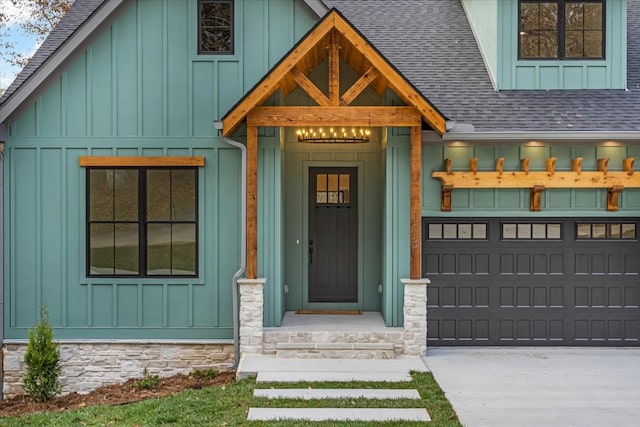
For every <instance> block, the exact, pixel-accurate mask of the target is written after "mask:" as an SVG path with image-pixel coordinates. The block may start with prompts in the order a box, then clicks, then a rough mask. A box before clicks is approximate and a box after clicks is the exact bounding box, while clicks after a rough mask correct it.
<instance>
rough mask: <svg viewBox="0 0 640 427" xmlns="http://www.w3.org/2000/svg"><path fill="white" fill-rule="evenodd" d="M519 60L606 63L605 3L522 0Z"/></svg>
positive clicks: (598, 0) (566, 0)
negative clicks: (576, 60) (582, 60)
mask: <svg viewBox="0 0 640 427" xmlns="http://www.w3.org/2000/svg"><path fill="white" fill-rule="evenodd" d="M518 10H519V16H518V19H519V28H518V34H519V37H518V40H519V42H518V58H519V59H604V41H605V40H604V34H605V29H604V22H605V21H604V19H605V0H587V1H575V0H555V1H539V0H519V9H518Z"/></svg>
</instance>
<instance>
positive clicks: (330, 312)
mask: <svg viewBox="0 0 640 427" xmlns="http://www.w3.org/2000/svg"><path fill="white" fill-rule="evenodd" d="M296 314H326V315H336V316H340V315H345V316H357V315H361V314H362V310H296Z"/></svg>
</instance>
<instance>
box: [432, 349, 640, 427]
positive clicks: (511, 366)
mask: <svg viewBox="0 0 640 427" xmlns="http://www.w3.org/2000/svg"><path fill="white" fill-rule="evenodd" d="M425 361H426V364H427V366H428V367H429V369H430V370H431V372H432V373H433V375H434V377H435V379H436V381H437V382H438V384H440V387H442V389H443V390H444V392H445V394H446V396H447V398H448V399H449V401H450V402H451V404H452V405H453V408H454V409H455V411H456V412H457V414H458V417H459V419H460V422H461V423H462V424H463V425H465V426H466V427H478V426H491V427H501V426H504V427H507V426H508V427H512V426H519V427H526V426H562V427H565V426H580V427H588V426H598V427H601V426H638V425H640V348H633V349H632V348H617V349H605V348H462V347H454V348H445V347H440V348H430V349H429V350H428V352H427V357H426V358H425Z"/></svg>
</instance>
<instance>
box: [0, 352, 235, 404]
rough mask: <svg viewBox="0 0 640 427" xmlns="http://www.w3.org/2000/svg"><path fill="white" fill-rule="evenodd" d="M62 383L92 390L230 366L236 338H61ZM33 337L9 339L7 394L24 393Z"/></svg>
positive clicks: (72, 389)
mask: <svg viewBox="0 0 640 427" xmlns="http://www.w3.org/2000/svg"><path fill="white" fill-rule="evenodd" d="M59 344H60V365H61V368H62V373H61V376H60V383H61V385H62V394H68V393H71V392H77V393H81V394H84V393H89V392H90V391H92V390H95V389H96V388H98V387H100V386H103V385H108V384H116V383H123V382H125V381H127V380H129V379H131V378H141V377H142V376H143V370H144V369H145V368H146V369H147V372H148V373H149V374H150V375H159V376H160V377H169V376H172V375H176V374H188V373H189V372H191V371H193V370H195V369H200V370H205V369H210V368H212V369H217V370H219V371H223V370H226V369H227V366H229V365H230V364H231V363H232V361H233V343H232V342H231V341H227V340H224V341H223V340H221V341H216V342H210V341H205V342H198V341H194V342H191V341H187V342H143V341H140V342H136V341H133V342H127V341H117V340H114V341H106V342H101V341H77V342H76V341H61V342H59ZM26 350H27V343H26V341H25V342H24V343H22V342H19V343H5V344H4V345H3V347H2V353H3V359H4V364H3V365H4V366H3V374H4V375H3V377H4V382H3V387H2V389H3V397H4V398H5V399H7V398H11V397H14V396H16V395H20V394H24V390H23V389H22V378H23V376H24V374H25V372H26V368H27V367H26V364H25V363H24V354H25V352H26Z"/></svg>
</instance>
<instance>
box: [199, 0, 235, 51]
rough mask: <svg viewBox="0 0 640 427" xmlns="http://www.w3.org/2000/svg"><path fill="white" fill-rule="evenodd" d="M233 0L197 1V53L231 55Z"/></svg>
mask: <svg viewBox="0 0 640 427" xmlns="http://www.w3.org/2000/svg"><path fill="white" fill-rule="evenodd" d="M233 40H234V37H233V0H198V53H201V54H233Z"/></svg>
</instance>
